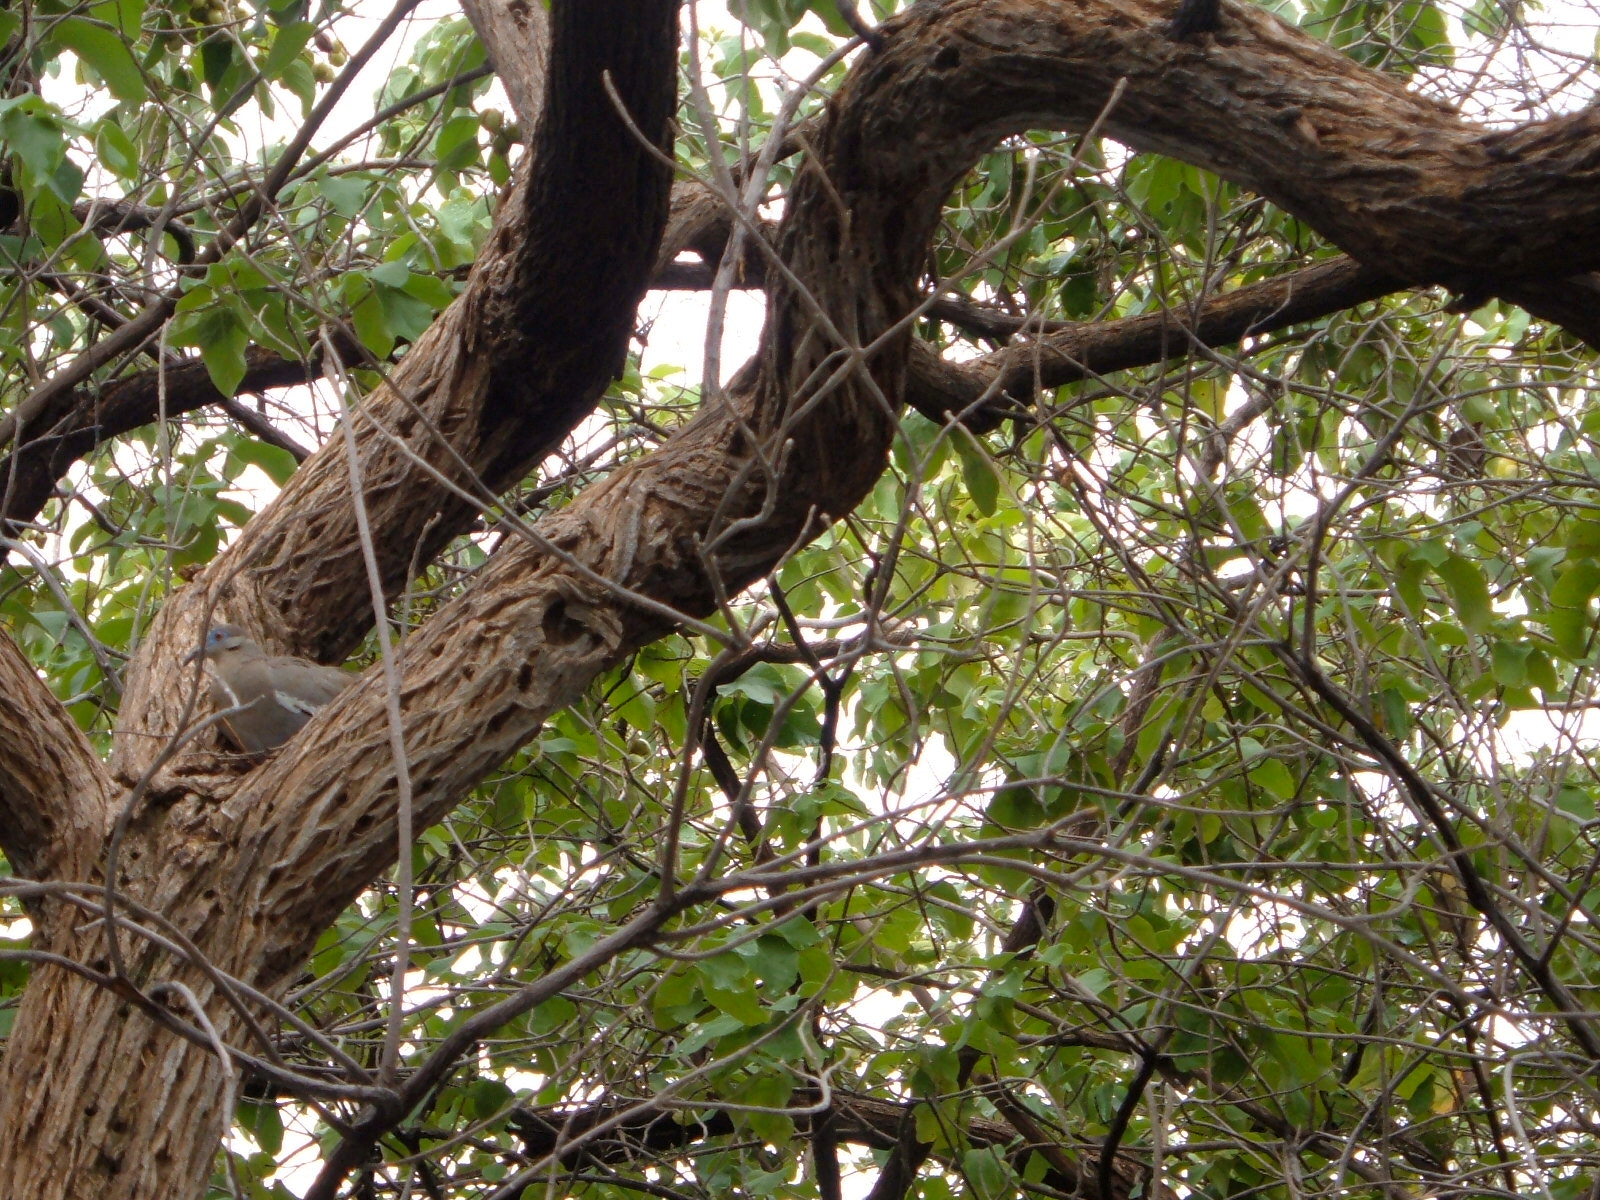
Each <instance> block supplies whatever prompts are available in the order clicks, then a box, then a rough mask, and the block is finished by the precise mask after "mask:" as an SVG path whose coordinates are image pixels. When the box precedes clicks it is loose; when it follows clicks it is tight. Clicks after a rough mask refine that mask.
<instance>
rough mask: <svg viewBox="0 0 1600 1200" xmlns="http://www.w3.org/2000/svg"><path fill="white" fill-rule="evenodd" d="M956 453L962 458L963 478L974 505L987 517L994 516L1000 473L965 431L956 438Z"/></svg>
mask: <svg viewBox="0 0 1600 1200" xmlns="http://www.w3.org/2000/svg"><path fill="white" fill-rule="evenodd" d="M954 442H955V447H956V453H957V454H958V455H959V456H960V458H961V478H962V480H963V481H964V482H965V483H966V485H967V495H969V496H971V497H972V503H973V506H974V507H976V508H977V510H978V511H979V512H980V513H982V514H983V515H984V516H986V517H992V516H994V513H995V509H996V507H997V506H998V501H999V497H1000V473H999V472H998V471H996V470H995V467H994V463H993V462H991V461H990V459H989V456H988V455H987V454H986V453H984V450H983V447H982V446H981V445H979V444H977V443H975V442H974V441H973V440H972V438H971V436H970V435H968V434H965V431H963V432H962V433H961V434H959V435H958V436H957V437H956V438H955V439H954Z"/></svg>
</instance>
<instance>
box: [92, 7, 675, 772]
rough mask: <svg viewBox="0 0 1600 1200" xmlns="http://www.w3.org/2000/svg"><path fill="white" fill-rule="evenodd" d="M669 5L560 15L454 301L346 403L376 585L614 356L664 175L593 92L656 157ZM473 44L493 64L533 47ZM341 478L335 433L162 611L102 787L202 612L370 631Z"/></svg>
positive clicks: (523, 450) (552, 422)
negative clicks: (539, 101)
mask: <svg viewBox="0 0 1600 1200" xmlns="http://www.w3.org/2000/svg"><path fill="white" fill-rule="evenodd" d="M669 7H671V6H670V5H660V6H659V9H658V7H657V6H654V5H653V6H652V7H651V8H650V9H649V10H648V11H649V13H650V14H651V15H650V16H649V18H648V20H646V19H645V18H644V17H643V16H641V15H639V10H638V9H637V7H636V6H635V7H628V6H626V5H619V7H618V8H617V9H616V11H614V12H613V10H612V9H611V8H609V7H607V6H603V5H602V6H598V7H597V6H595V5H590V6H588V7H587V8H586V9H585V14H586V15H585V17H584V19H583V20H578V19H576V18H573V19H569V21H568V22H567V25H566V26H565V27H562V26H560V25H559V24H558V26H557V34H558V36H559V37H560V38H563V39H564V40H565V50H564V51H561V50H560V49H559V48H558V49H557V50H556V51H553V53H552V61H551V68H550V75H549V95H550V97H551V99H550V101H549V104H548V107H547V111H546V113H545V115H544V117H543V118H542V119H541V120H540V122H539V126H538V133H537V140H536V142H535V144H534V146H533V148H532V150H531V151H530V154H529V159H528V164H527V165H526V167H525V168H524V170H523V172H522V173H521V174H520V175H519V179H518V182H517V183H516V184H515V185H514V190H513V191H512V192H511V193H510V194H509V195H508V196H507V198H506V200H505V202H504V203H503V204H502V206H501V209H500V212H499V214H498V215H497V217H496V223H495V228H494V230H493V232H492V233H491V234H490V237H489V241H488V244H487V245H486V246H485V248H484V251H483V253H482V255H481V256H480V257H479V260H478V262H477V264H476V266H475V267H474V269H473V272H472V275H471V276H470V278H469V280H468V283H467V287H466V290H465V292H464V293H463V294H462V295H461V296H460V297H459V298H458V299H457V300H456V302H455V303H454V304H453V305H451V307H450V308H448V309H447V310H446V311H445V312H444V313H443V314H442V315H441V316H440V317H439V319H438V320H437V321H435V322H434V324H433V325H432V326H431V327H430V328H429V329H428V330H427V331H426V332H425V333H424V334H423V336H422V337H421V338H420V339H418V341H417V342H416V343H415V344H414V345H413V346H412V347H411V349H410V351H409V353H408V354H407V355H406V356H405V358H403V359H402V360H401V362H400V364H399V365H398V366H397V367H396V368H395V370H394V371H393V372H392V373H391V375H390V377H389V383H388V385H387V386H385V387H382V388H380V389H379V390H378V391H377V392H376V393H374V394H373V395H372V396H370V397H368V398H367V400H366V401H365V402H364V404H363V405H362V409H361V415H360V416H359V417H358V418H357V421H356V432H357V437H358V439H359V443H360V456H361V460H362V468H361V473H362V478H363V480H364V482H365V484H366V489H367V495H366V504H367V509H368V512H369V515H370V518H371V521H372V527H373V531H374V538H375V543H376V544H375V550H376V552H377V555H378V558H379V563H378V566H379V573H380V575H381V577H382V579H383V582H384V586H385V587H386V589H388V590H389V591H390V592H391V593H392V592H395V591H398V590H399V588H400V587H402V586H403V585H404V583H405V581H406V578H407V575H408V573H409V571H410V570H411V569H412V568H413V567H414V566H415V565H416V564H418V563H422V564H426V563H427V562H429V561H430V560H431V559H432V557H433V556H434V555H435V554H436V553H437V552H438V550H439V549H440V548H442V547H443V546H444V545H445V544H446V543H447V542H448V541H449V540H450V539H451V538H453V537H455V536H456V535H457V534H459V533H460V532H461V531H463V530H464V529H465V528H467V526H468V525H469V524H470V523H471V522H472V521H474V520H476V519H477V516H478V513H479V510H480V507H481V505H482V503H483V502H484V501H483V499H482V498H483V497H487V496H492V494H493V492H494V491H496V490H498V489H502V488H505V487H507V486H509V485H510V484H512V483H514V482H516V481H517V480H518V479H520V478H522V477H523V476H524V475H525V474H526V473H527V472H528V471H529V470H530V469H531V468H532V466H533V465H534V464H535V463H537V462H538V461H539V460H540V459H541V458H543V457H544V456H545V455H547V454H549V453H550V452H551V451H553V450H554V449H555V448H556V447H557V446H559V445H560V443H561V441H562V440H563V439H564V438H565V437H566V435H567V433H568V432H569V431H570V430H571V429H572V427H573V426H574V425H575V424H576V423H577V422H578V421H579V420H581V419H582V418H583V416H585V415H586V414H587V413H588V412H589V411H590V409H591V408H592V407H593V405H594V403H595V401H596V400H597V399H598V398H599V396H600V395H601V393H602V392H603V391H604V389H605V387H606V386H607V385H608V384H609V382H610V381H611V379H612V378H613V377H614V375H615V374H616V372H617V370H618V369H619V368H620V366H621V364H622V361H623V356H624V354H625V351H626V346H627V338H628V336H629V335H630V334H631V332H632V321H633V313H634V310H635V308H636V307H637V304H638V300H639V297H640V296H641V295H642V293H643V291H644V288H645V284H646V282H647V279H648V272H649V269H650V266H651V263H652V262H653V260H654V256H655V252H656V246H657V243H658V240H659V238H660V234H661V229H662V226H663V224H664V222H665V219H666V206H667V197H668V191H669V187H670V176H669V173H668V170H667V168H666V167H665V166H664V165H663V163H662V161H661V160H660V158H659V157H658V154H659V153H660V151H659V150H652V149H651V148H649V147H646V146H643V145H641V144H640V142H639V140H638V138H637V136H636V135H635V134H634V132H633V131H632V130H630V129H629V127H628V124H627V123H626V122H625V121H624V120H623V118H622V117H621V116H619V115H618V114H617V113H616V112H615V110H614V105H613V102H612V99H611V97H610V95H608V94H607V91H606V82H605V81H606V79H607V78H609V79H610V80H611V81H613V82H614V84H615V86H616V88H617V90H618V94H619V96H620V98H621V101H622V103H623V105H624V106H625V107H626V109H627V112H628V120H629V121H631V122H632V124H633V125H634V127H636V128H638V129H643V130H647V131H649V132H650V135H651V136H652V137H653V138H654V139H655V141H656V143H657V145H658V147H664V146H665V145H666V144H667V140H668V129H667V122H668V119H669V117H670V115H671V112H672V105H673V92H672V84H673V77H672V75H671V74H670V73H668V74H663V70H662V67H661V64H660V62H659V61H658V59H659V56H660V54H661V49H660V41H661V38H662V36H664V35H663V32H662V31H663V30H664V29H666V27H667V25H668V24H670V21H669V17H668V15H667V9H668V8H669ZM495 29H501V27H500V26H498V25H497V26H495V27H494V29H491V30H489V31H487V32H489V34H490V35H491V36H492V35H493V33H494V30H495ZM671 33H672V34H673V35H675V34H676V29H675V28H673V29H672V30H671ZM672 46H673V47H675V42H673V43H672ZM490 53H491V55H492V57H494V59H495V60H496V61H497V62H509V61H510V60H511V59H512V58H513V57H515V56H516V55H518V54H522V55H528V54H530V53H533V52H532V51H531V50H530V48H529V47H527V46H525V45H524V46H520V47H519V46H518V45H516V44H504V45H495V44H491V45H490ZM534 214H537V220H534ZM419 464H420V465H419ZM349 486H350V485H349V478H348V473H347V470H346V466H345V458H344V452H343V447H342V446H341V445H340V444H339V443H338V441H337V440H335V441H334V443H333V444H331V445H330V446H327V447H324V448H323V450H322V451H321V452H320V453H318V454H316V455H314V456H313V457H312V458H311V459H310V460H309V461H307V462H306V464H305V465H304V466H303V467H302V468H301V469H300V470H299V471H297V472H296V473H295V476H294V477H293V479H291V480H290V482H289V484H288V486H287V487H286V488H285V489H284V491H283V493H282V494H281V495H280V496H279V497H278V498H277V499H276V500H275V501H274V503H273V504H272V505H271V506H270V507H269V508H268V509H267V510H266V511H265V512H263V513H262V514H261V515H260V516H259V517H257V518H256V520H254V521H252V522H251V524H250V526H249V527H248V528H247V529H246V530H245V531H244V532H243V533H242V534H241V535H240V537H239V539H238V540H237V541H236V542H235V543H234V544H233V545H232V546H231V547H230V548H229V549H228V551H227V552H226V553H225V554H223V555H222V556H221V557H220V558H219V559H218V560H217V561H216V562H215V563H213V564H212V566H211V567H210V568H209V569H208V571H207V573H206V575H205V577H204V578H203V580H201V581H200V582H199V584H198V586H195V587H193V588H191V589H188V590H186V591H185V592H184V593H182V594H180V595H179V596H177V597H175V598H174V599H173V600H172V601H171V602H169V603H168V605H167V607H166V609H165V610H164V611H163V612H162V614H161V616H160V618H159V619H158V621H157V623H156V625H155V627H154V628H153V629H152V631H151V633H150V635H149V638H148V640H147V642H146V643H145V646H144V647H143V648H142V649H141V653H140V655H139V656H138V657H137V658H136V659H135V661H134V663H133V664H132V665H131V666H130V669H129V671H128V678H127V688H128V694H127V701H126V702H125V706H124V714H125V717H124V722H123V726H122V728H121V729H120V730H119V737H118V742H117V750H116V754H115V756H114V759H113V766H114V769H115V771H116V773H117V775H118V777H119V778H123V779H127V778H131V777H134V776H136V775H137V774H138V773H139V772H140V770H141V769H142V768H143V766H144V765H145V764H147V763H148V762H149V761H150V756H151V754H152V753H153V752H154V749H155V748H156V747H158V746H159V745H160V744H161V742H162V740H163V739H164V738H165V737H167V736H170V734H171V733H172V732H173V731H174V729H175V721H176V717H177V714H178V709H177V707H176V706H175V705H174V703H173V702H172V698H171V697H170V696H169V695H168V694H167V692H166V689H165V688H164V687H163V685H162V674H163V673H164V671H165V670H166V669H167V668H166V664H168V663H170V662H171V661H173V660H174V659H176V658H179V657H181V656H182V655H183V654H184V653H185V652H186V651H187V649H188V648H189V647H190V645H191V643H192V642H193V641H194V639H195V638H196V637H197V636H198V634H197V630H198V627H199V625H200V623H201V622H202V621H204V620H206V619H207V615H208V614H212V615H215V613H216V612H218V611H221V612H225V613H226V614H227V615H228V616H229V617H230V618H231V619H234V620H236V621H238V622H240V623H242V624H244V625H246V626H248V627H249V628H251V629H252V630H254V631H256V632H257V633H259V634H260V635H262V636H263V638H265V639H266V640H268V641H271V642H274V643H277V644H279V645H283V646H285V647H287V648H289V649H292V650H295V651H297V652H302V653H306V652H309V653H310V654H311V655H312V656H313V657H318V658H338V657H340V656H342V655H343V654H344V653H346V652H347V651H348V650H349V648H350V646H351V645H352V644H353V643H354V642H355V641H356V640H357V639H358V638H359V637H360V636H361V634H362V633H363V632H364V631H365V630H366V629H367V628H368V627H370V625H371V623H372V612H371V605H370V604H369V603H368V602H367V600H366V594H367V585H366V573H365V567H364V565H363V562H362V556H361V553H360V550H359V548H358V547H359V542H358V538H357V534H356V527H355V519H354V510H353V507H352V505H351V504H350V501H349V494H348V493H349ZM463 492H465V493H466V494H467V496H470V497H471V498H470V499H469V498H463V495H462V493H463ZM219 605H220V609H219V607H218V606H219Z"/></svg>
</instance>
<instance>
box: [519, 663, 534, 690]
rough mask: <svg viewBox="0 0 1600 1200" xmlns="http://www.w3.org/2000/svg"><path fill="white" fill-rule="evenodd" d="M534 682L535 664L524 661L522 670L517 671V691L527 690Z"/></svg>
mask: <svg viewBox="0 0 1600 1200" xmlns="http://www.w3.org/2000/svg"><path fill="white" fill-rule="evenodd" d="M532 684H533V664H532V663H523V664H522V670H520V671H518V672H517V691H519V692H525V691H527V690H528V688H529V687H531V686H532Z"/></svg>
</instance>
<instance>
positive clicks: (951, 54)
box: [933, 46, 961, 71]
mask: <svg viewBox="0 0 1600 1200" xmlns="http://www.w3.org/2000/svg"><path fill="white" fill-rule="evenodd" d="M960 65H961V51H959V50H957V49H956V48H955V47H954V46H941V47H940V48H939V53H937V54H935V55H934V56H933V69H934V70H935V71H949V70H952V69H953V68H955V67H959V66H960Z"/></svg>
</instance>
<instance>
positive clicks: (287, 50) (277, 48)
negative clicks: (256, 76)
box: [259, 21, 316, 79]
mask: <svg viewBox="0 0 1600 1200" xmlns="http://www.w3.org/2000/svg"><path fill="white" fill-rule="evenodd" d="M315 32H316V26H315V25H313V24H312V23H311V22H310V21H294V22H291V23H290V24H288V25H284V26H281V27H280V28H279V29H278V32H277V33H276V34H275V35H274V36H273V39H272V48H271V49H269V50H268V51H267V53H266V55H265V56H264V57H263V58H262V59H261V65H260V67H259V70H260V71H261V74H262V75H263V76H265V77H266V78H267V79H277V78H278V77H279V76H281V75H282V74H283V72H284V69H285V68H286V67H288V65H289V64H290V63H292V62H295V61H296V60H298V59H299V57H300V52H301V51H302V50H304V49H305V48H306V43H307V42H309V41H310V40H311V35H312V34H314V33H315Z"/></svg>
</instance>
